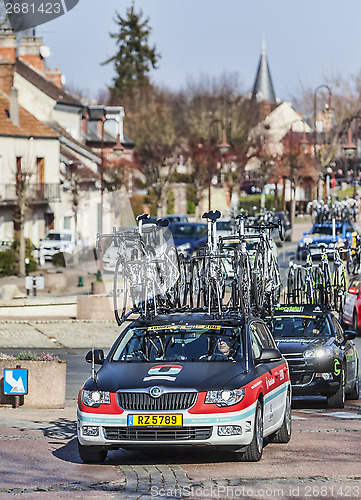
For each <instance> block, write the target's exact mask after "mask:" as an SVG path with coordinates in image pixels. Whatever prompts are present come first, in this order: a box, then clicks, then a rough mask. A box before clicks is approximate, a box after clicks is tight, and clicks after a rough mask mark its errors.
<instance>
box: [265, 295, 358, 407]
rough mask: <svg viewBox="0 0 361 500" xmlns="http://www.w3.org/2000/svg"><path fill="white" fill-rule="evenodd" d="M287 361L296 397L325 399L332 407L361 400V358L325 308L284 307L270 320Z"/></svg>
mask: <svg viewBox="0 0 361 500" xmlns="http://www.w3.org/2000/svg"><path fill="white" fill-rule="evenodd" d="M268 324H269V326H270V328H271V331H272V333H273V336H274V338H275V341H276V343H277V347H278V349H279V350H280V352H281V353H282V355H283V356H284V358H285V359H286V360H287V361H288V365H289V369H290V377H291V384H292V394H293V395H294V396H326V397H327V404H328V406H329V407H330V408H343V407H344V403H345V398H348V399H358V398H359V378H358V377H359V359H358V355H357V351H356V348H355V345H354V343H353V342H352V339H354V338H355V337H356V333H355V332H353V331H344V330H343V329H342V327H341V325H340V323H339V321H338V320H337V319H336V317H335V316H334V315H333V314H332V313H331V312H330V311H328V310H327V309H326V308H325V307H324V306H319V305H294V306H293V305H288V306H287V305H285V306H280V307H276V309H275V313H274V316H273V318H268Z"/></svg>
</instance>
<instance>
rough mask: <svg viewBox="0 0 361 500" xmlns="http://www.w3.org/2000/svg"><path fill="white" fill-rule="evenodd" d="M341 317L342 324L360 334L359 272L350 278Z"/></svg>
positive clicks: (360, 281)
mask: <svg viewBox="0 0 361 500" xmlns="http://www.w3.org/2000/svg"><path fill="white" fill-rule="evenodd" d="M341 319H342V323H343V325H345V326H348V327H351V328H352V329H353V330H355V332H356V333H357V334H358V335H360V334H361V274H358V275H357V276H353V277H352V278H351V280H350V283H349V287H348V291H347V294H346V300H345V305H344V308H343V312H342V318H341Z"/></svg>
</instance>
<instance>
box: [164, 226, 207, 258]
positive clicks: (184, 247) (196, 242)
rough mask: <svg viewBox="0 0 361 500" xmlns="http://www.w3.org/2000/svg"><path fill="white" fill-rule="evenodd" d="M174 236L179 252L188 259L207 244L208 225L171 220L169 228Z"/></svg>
mask: <svg viewBox="0 0 361 500" xmlns="http://www.w3.org/2000/svg"><path fill="white" fill-rule="evenodd" d="M167 229H168V230H169V231H170V232H171V234H172V237H173V241H174V245H175V246H176V248H177V251H178V254H180V255H183V256H184V257H185V258H186V259H189V258H190V257H192V255H193V253H194V252H196V251H197V250H199V249H200V248H203V247H204V246H205V245H206V244H207V239H208V238H207V226H206V224H200V223H196V222H171V223H170V224H169V226H168V228H167Z"/></svg>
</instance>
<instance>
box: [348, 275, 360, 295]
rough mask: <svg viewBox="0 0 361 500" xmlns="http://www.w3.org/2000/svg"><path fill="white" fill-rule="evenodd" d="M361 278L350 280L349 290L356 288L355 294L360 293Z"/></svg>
mask: <svg viewBox="0 0 361 500" xmlns="http://www.w3.org/2000/svg"><path fill="white" fill-rule="evenodd" d="M360 285H361V278H352V279H351V281H350V284H349V288H351V287H353V288H356V290H357V293H359V291H360Z"/></svg>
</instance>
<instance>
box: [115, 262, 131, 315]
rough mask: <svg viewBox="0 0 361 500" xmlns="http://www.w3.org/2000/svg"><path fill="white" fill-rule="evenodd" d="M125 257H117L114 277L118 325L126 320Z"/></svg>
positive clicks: (126, 285) (126, 284)
mask: <svg viewBox="0 0 361 500" xmlns="http://www.w3.org/2000/svg"><path fill="white" fill-rule="evenodd" d="M125 267H126V265H125V262H124V260H123V258H121V259H119V258H118V259H117V262H116V264H115V269H114V277H113V306H114V315H115V320H116V322H117V323H118V325H121V324H122V323H123V321H124V317H125V314H126V307H127V299H128V283H127V277H126V272H125Z"/></svg>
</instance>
